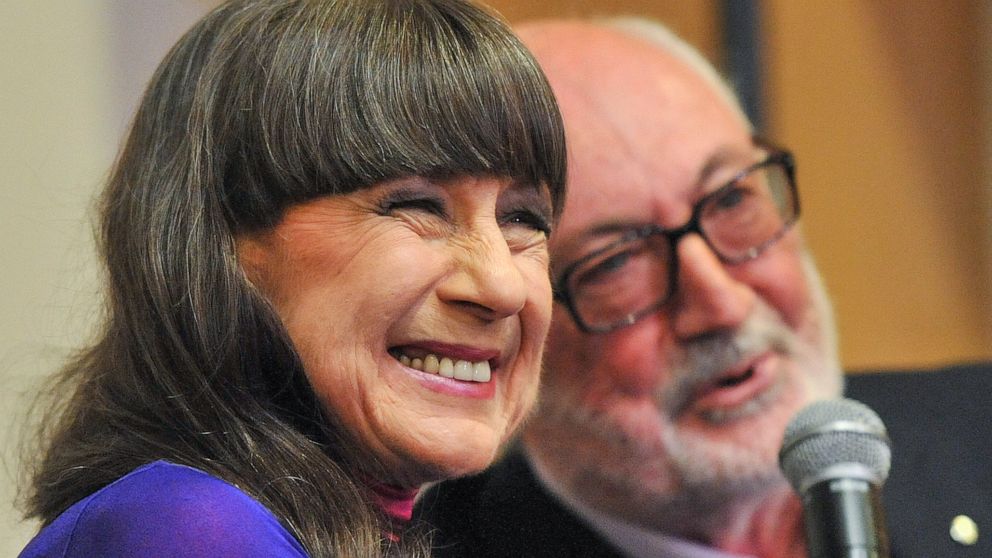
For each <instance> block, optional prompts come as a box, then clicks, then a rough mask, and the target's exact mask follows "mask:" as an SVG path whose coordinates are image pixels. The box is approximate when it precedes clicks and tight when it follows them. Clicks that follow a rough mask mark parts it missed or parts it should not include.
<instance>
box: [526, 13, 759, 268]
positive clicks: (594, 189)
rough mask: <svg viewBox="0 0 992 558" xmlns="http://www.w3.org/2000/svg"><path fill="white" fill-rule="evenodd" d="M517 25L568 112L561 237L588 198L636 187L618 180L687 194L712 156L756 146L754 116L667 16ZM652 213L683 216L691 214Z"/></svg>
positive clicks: (583, 219)
mask: <svg viewBox="0 0 992 558" xmlns="http://www.w3.org/2000/svg"><path fill="white" fill-rule="evenodd" d="M517 32H518V34H519V35H520V37H521V38H522V39H523V41H524V42H525V43H526V44H527V46H528V48H530V49H531V51H532V52H533V53H534V55H535V56H536V58H537V60H538V62H539V63H540V65H541V67H542V69H543V70H544V72H545V73H546V74H547V76H548V79H549V81H550V82H551V85H552V88H553V89H554V90H555V95H556V96H557V98H558V102H559V105H560V107H561V110H562V113H563V116H564V118H565V127H566V135H567V138H568V145H569V199H568V202H567V206H566V212H565V216H564V218H563V222H562V223H561V226H560V227H559V231H560V233H561V234H558V235H557V239H558V240H559V241H560V242H559V243H561V242H566V243H567V242H568V241H569V240H570V236H571V235H570V234H569V231H574V230H575V229H576V227H579V228H582V227H585V226H586V224H587V223H588V217H590V214H589V212H588V211H586V208H587V207H588V206H589V205H590V204H597V205H598V204H603V203H612V202H613V201H614V198H616V197H618V196H627V195H629V194H630V192H628V191H626V190H624V191H618V190H614V189H612V188H610V186H611V184H614V183H615V182H616V181H617V180H623V181H625V182H627V183H628V184H634V185H635V187H636V186H640V187H642V189H643V190H644V191H645V194H646V195H647V193H648V191H651V192H652V195H654V196H662V197H665V196H670V195H672V194H673V193H676V192H677V191H679V190H681V192H682V193H684V191H685V189H687V188H694V187H697V186H698V184H696V182H697V181H701V180H702V179H704V178H706V177H705V176H702V175H701V173H703V172H705V171H706V169H707V168H711V167H712V165H711V164H709V163H710V161H709V160H708V158H709V157H719V156H720V154H721V153H723V152H726V151H728V150H730V149H734V148H738V149H739V147H736V146H750V136H751V128H750V125H749V123H748V122H747V119H746V118H745V117H744V114H743V112H742V111H741V109H740V105H739V104H738V103H737V101H736V98H735V97H734V96H733V94H732V93H731V92H730V91H729V89H727V87H726V85H725V84H724V83H723V81H722V80H721V79H720V77H719V75H718V74H717V73H716V71H715V70H714V69H713V68H712V66H710V65H709V64H708V63H707V62H706V61H705V59H703V58H702V57H701V56H700V55H699V54H698V53H697V52H696V51H695V50H694V49H693V48H692V47H691V46H689V45H688V44H686V43H685V42H684V41H682V40H681V39H679V38H677V37H675V36H674V35H673V34H671V33H670V32H669V31H667V30H666V29H665V28H663V27H661V26H660V25H657V24H654V23H652V22H647V21H644V20H636V19H618V20H603V21H596V22H587V21H541V22H531V23H526V24H523V25H520V26H519V27H518V28H517ZM686 179H688V180H686ZM679 182H681V184H679ZM658 184H663V185H668V186H681V188H679V190H676V189H659V188H657V185H658ZM667 205H668V206H671V204H667ZM568 207H571V208H572V211H569V210H568ZM646 217H647V218H649V219H650V220H652V221H659V220H660V221H661V222H669V224H678V223H680V222H681V221H680V219H684V218H685V217H686V216H683V215H667V216H666V215H649V216H646ZM617 218H621V216H617ZM556 242H557V241H556ZM562 248H563V249H564V248H567V246H565V247H562ZM559 261H561V260H559Z"/></svg>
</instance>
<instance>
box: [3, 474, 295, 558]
mask: <svg viewBox="0 0 992 558" xmlns="http://www.w3.org/2000/svg"><path fill="white" fill-rule="evenodd" d="M93 556H101V557H106V558H124V557H125V556H127V557H136V558H144V557H152V556H156V557H157V556H176V557H183V558H207V557H210V558H214V557H216V556H232V557H238V558H255V557H257V558H263V557H265V558H289V557H292V558H303V557H306V556H307V554H306V552H305V551H304V550H303V548H302V547H301V546H300V544H299V543H298V542H297V541H296V539H295V538H293V536H292V535H290V534H289V532H288V531H286V529H284V528H283V527H282V525H280V524H279V521H278V520H277V519H276V518H275V516H274V515H272V512H270V511H269V510H268V509H266V508H265V507H264V506H262V505H261V504H260V503H258V502H257V501H256V500H255V499H253V498H252V497H250V496H248V495H247V494H245V493H244V492H242V491H241V490H239V489H237V488H235V487H234V486H232V485H230V484H228V483H226V482H224V481H222V480H220V479H218V478H216V477H213V476H211V475H208V474H207V473H204V472H203V471H200V470H197V469H193V468H190V467H185V466H181V465H175V464H173V463H168V462H165V461H156V462H154V463H150V464H148V465H144V466H142V467H139V468H138V469H135V470H134V471H131V472H130V473H128V474H127V475H125V476H123V477H121V478H120V479H117V480H116V481H114V482H113V483H111V484H109V485H107V486H106V487H104V488H103V489H101V490H99V491H97V492H95V493H93V494H91V495H89V496H87V497H86V498H84V499H83V500H80V501H79V502H76V503H75V504H74V505H72V507H70V508H69V509H68V510H66V511H65V512H64V513H63V514H62V515H60V516H59V517H58V518H56V519H55V521H53V522H52V524H51V525H49V526H48V527H46V528H44V529H42V531H41V532H40V533H38V535H37V536H36V537H35V538H34V539H33V540H32V541H31V542H30V543H29V544H28V546H27V547H26V548H25V549H24V550H23V551H22V552H21V554H20V558H83V557H87V558H89V557H93Z"/></svg>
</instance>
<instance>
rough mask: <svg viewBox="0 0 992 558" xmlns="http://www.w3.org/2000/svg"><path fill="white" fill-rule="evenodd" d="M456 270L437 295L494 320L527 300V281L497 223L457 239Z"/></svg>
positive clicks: (515, 310) (514, 310) (516, 309)
mask: <svg viewBox="0 0 992 558" xmlns="http://www.w3.org/2000/svg"><path fill="white" fill-rule="evenodd" d="M457 244H458V246H457V248H455V250H454V251H455V254H454V256H453V258H454V261H455V266H456V269H455V271H454V273H452V274H451V275H450V276H449V277H448V278H447V279H445V281H444V282H443V283H442V284H441V285H440V286H439V288H438V296H439V297H440V298H441V299H442V300H444V301H446V302H449V303H453V304H457V305H460V306H462V307H464V308H465V309H466V310H468V311H469V312H470V313H472V314H474V315H476V316H477V317H479V318H481V319H483V320H487V321H491V320H497V319H501V318H505V317H508V316H512V315H514V314H516V313H518V312H520V310H521V309H523V307H524V304H525V303H526V301H527V282H526V280H525V278H524V276H523V273H522V272H521V270H520V268H519V267H518V265H517V262H515V261H514V257H513V253H512V252H511V251H510V248H509V246H508V245H507V243H506V239H505V238H504V237H503V234H502V231H501V230H500V229H499V227H498V226H493V227H487V228H486V230H480V231H475V232H473V233H472V234H471V235H470V237H468V238H464V239H460V240H459V241H458V242H457Z"/></svg>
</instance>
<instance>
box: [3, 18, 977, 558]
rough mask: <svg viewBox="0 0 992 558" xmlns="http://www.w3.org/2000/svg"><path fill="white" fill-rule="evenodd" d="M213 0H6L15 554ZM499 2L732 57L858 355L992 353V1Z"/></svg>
mask: <svg viewBox="0 0 992 558" xmlns="http://www.w3.org/2000/svg"><path fill="white" fill-rule="evenodd" d="M215 3H216V2H214V1H208V0H168V1H162V0H58V1H56V0H32V1H30V2H29V1H18V0H11V1H7V2H0V53H2V56H0V115H2V120H0V254H2V257H3V260H4V262H3V264H2V265H0V287H2V292H0V380H2V382H3V384H2V385H3V387H4V389H3V390H2V391H0V428H2V430H0V448H2V450H0V451H2V452H3V455H2V457H3V460H2V467H0V556H14V555H16V554H17V552H18V551H19V550H20V548H21V547H22V546H23V545H24V544H25V543H26V541H27V540H28V539H29V538H30V536H31V535H32V534H33V531H34V529H35V526H34V525H31V524H27V523H22V522H19V521H18V519H17V517H18V516H17V513H16V511H15V510H14V507H13V505H12V503H13V501H14V498H15V496H16V495H17V489H16V487H17V483H18V477H17V474H18V470H17V460H16V456H17V451H18V442H19V439H20V434H22V433H23V432H24V431H25V426H26V425H25V421H24V419H23V416H24V413H25V410H26V408H27V405H28V404H29V403H30V399H31V396H32V393H33V392H34V391H35V390H37V389H38V386H39V384H40V382H41V381H42V379H43V378H44V377H45V375H47V374H49V373H51V372H52V371H53V370H56V369H57V368H58V366H59V363H60V362H62V361H63V360H64V359H65V357H66V356H67V355H68V354H71V351H72V350H73V349H74V348H77V347H79V346H81V345H82V344H85V343H86V341H87V340H88V339H89V338H90V337H91V334H92V327H93V325H94V324H96V323H97V322H98V321H99V316H100V311H101V310H100V286H99V285H100V271H99V268H98V266H97V265H96V264H95V260H94V257H95V256H94V251H93V242H92V236H93V235H92V231H93V223H92V213H93V212H92V207H93V197H94V195H95V194H96V193H97V192H98V191H99V189H100V187H101V185H102V182H103V180H104V178H105V176H106V174H107V172H108V170H109V168H110V166H111V164H112V162H113V159H114V156H115V153H116V150H117V148H118V145H119V142H120V139H121V137H122V135H123V134H124V132H125V130H126V129H127V124H128V121H129V119H130V117H131V114H132V112H133V110H134V107H135V105H136V103H137V99H138V97H139V96H140V94H141V91H142V89H143V87H144V84H145V82H146V81H147V80H148V78H149V77H150V75H151V73H152V71H153V70H154V68H155V66H156V64H157V63H158V61H159V59H160V58H161V57H162V56H163V55H164V53H165V51H166V50H167V49H168V48H169V46H171V44H172V43H173V42H174V41H175V40H176V39H177V38H178V37H179V35H180V34H181V33H182V32H183V31H184V30H185V29H186V28H187V27H189V25H191V24H192V22H193V21H195V20H196V19H197V18H198V17H200V16H201V15H202V14H203V13H205V12H206V11H207V10H209V9H210V7H212V6H213V5H214V4H215ZM489 4H490V5H491V6H493V7H494V8H496V9H497V10H498V11H500V12H501V13H503V15H504V16H506V17H507V18H508V19H509V20H510V21H511V22H514V21H521V20H524V19H531V18H541V17H553V16H574V17H585V16H597V15H618V14H636V15H643V16H649V17H653V18H656V19H659V20H661V21H662V22H665V23H667V24H668V25H669V26H671V27H672V28H673V29H674V30H675V31H676V32H678V33H679V34H680V35H682V36H683V37H684V38H686V39H687V40H688V41H689V42H691V43H692V44H694V45H696V46H697V47H698V48H699V49H700V50H701V51H702V52H703V53H704V54H705V55H706V56H707V57H709V58H710V59H711V60H713V61H714V62H716V63H717V65H718V66H719V67H720V68H721V69H722V70H723V71H724V72H725V73H726V74H727V75H728V76H729V77H730V78H731V80H732V81H733V82H734V83H735V84H737V85H738V86H739V87H740V88H741V90H742V92H743V93H744V94H745V97H746V98H747V99H748V101H749V106H750V108H751V110H752V111H753V114H755V115H756V116H757V119H758V120H759V122H760V129H761V132H762V134H763V135H765V136H766V137H768V138H770V139H772V140H773V141H774V142H776V143H778V144H781V145H783V146H786V147H789V148H790V149H792V150H793V151H794V153H795V154H796V158H797V161H798V176H799V184H800V192H801V196H802V201H803V217H802V223H803V224H802V226H803V229H804V232H805V234H806V236H807V239H808V241H809V243H810V245H811V246H812V249H813V252H814V254H815V255H816V257H817V261H818V262H819V265H820V268H821V271H822V273H823V275H824V277H825V280H826V283H827V287H828V289H829V290H830V292H831V294H832V297H833V301H834V304H835V308H836V311H837V317H838V325H839V327H840V331H841V335H840V342H841V353H842V360H843V362H844V365H845V367H846V368H847V369H848V370H851V371H871V370H877V369H880V368H893V367H898V368H905V367H925V366H932V365H938V364H943V363H949V362H959V361H967V360H978V359H989V358H992V3H990V2H987V1H984V0H948V1H946V2H939V3H938V2H931V1H929V0H872V1H870V2H869V1H858V0H841V1H837V2H821V1H816V0H799V1H796V0H764V1H755V2H748V1H745V0H639V1H637V0H578V1H577V0H572V1H567V0H544V1H542V2H533V1H531V0H492V1H491V2H489ZM590 77H594V76H590Z"/></svg>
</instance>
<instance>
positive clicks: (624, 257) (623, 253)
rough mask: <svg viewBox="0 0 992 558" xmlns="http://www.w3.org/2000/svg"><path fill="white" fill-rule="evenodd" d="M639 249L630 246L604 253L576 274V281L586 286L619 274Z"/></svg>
mask: <svg viewBox="0 0 992 558" xmlns="http://www.w3.org/2000/svg"><path fill="white" fill-rule="evenodd" d="M639 251H640V250H638V249H637V248H634V247H630V248H628V249H624V250H620V251H616V252H611V253H610V254H604V255H603V257H602V258H597V259H595V260H594V261H592V262H589V266H588V267H583V269H582V270H581V271H579V272H578V273H577V274H576V278H575V279H576V283H577V284H578V285H580V286H584V285H594V284H597V283H602V282H605V281H609V280H610V279H611V278H613V277H616V276H618V275H619V274H620V272H621V271H622V270H623V268H624V267H625V266H627V265H628V264H629V263H630V261H631V260H632V259H633V258H634V257H636V256H637V254H638V252H639Z"/></svg>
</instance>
